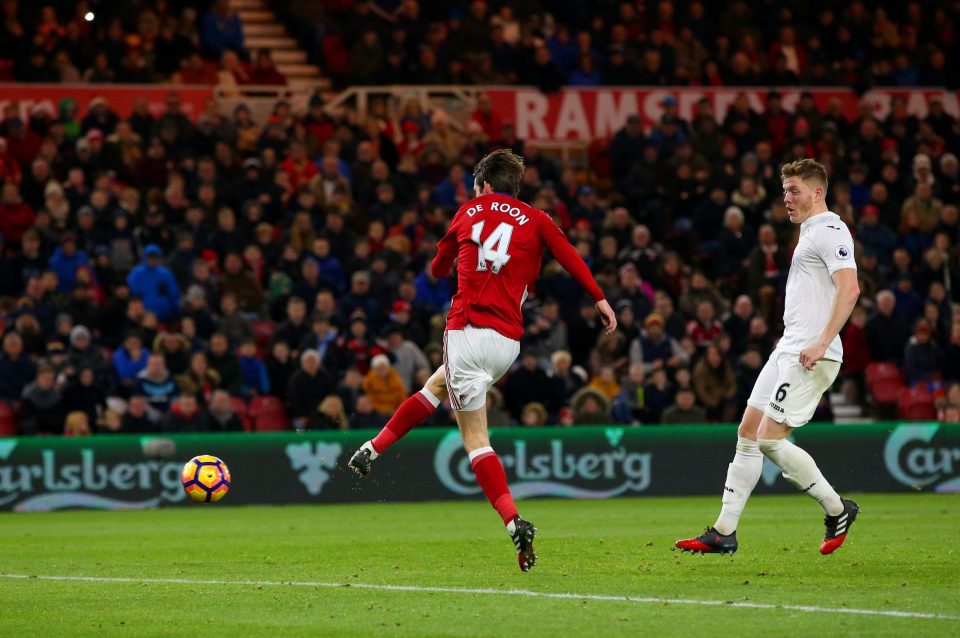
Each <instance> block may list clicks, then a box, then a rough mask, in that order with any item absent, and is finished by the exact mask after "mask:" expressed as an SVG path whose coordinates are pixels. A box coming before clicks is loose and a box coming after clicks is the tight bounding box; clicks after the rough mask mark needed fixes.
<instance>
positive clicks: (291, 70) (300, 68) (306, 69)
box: [277, 64, 320, 78]
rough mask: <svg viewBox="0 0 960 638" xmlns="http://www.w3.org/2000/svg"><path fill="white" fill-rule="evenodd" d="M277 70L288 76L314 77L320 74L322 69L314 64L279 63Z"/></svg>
mask: <svg viewBox="0 0 960 638" xmlns="http://www.w3.org/2000/svg"><path fill="white" fill-rule="evenodd" d="M277 70H279V71H280V73H283V74H284V75H285V76H287V77H288V78H312V77H318V76H319V75H320V69H319V68H317V67H316V66H314V65H312V64H277Z"/></svg>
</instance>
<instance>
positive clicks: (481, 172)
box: [473, 148, 523, 197]
mask: <svg viewBox="0 0 960 638" xmlns="http://www.w3.org/2000/svg"><path fill="white" fill-rule="evenodd" d="M522 177H523V158H522V157H520V156H519V155H517V154H516V153H514V152H513V151H511V150H510V149H508V148H503V149H500V150H499V151H494V152H492V153H490V154H488V155H486V156H485V157H484V158H483V159H481V160H480V161H479V162H477V165H476V166H475V167H474V168H473V178H474V181H475V182H476V183H477V184H479V185H480V186H483V183H484V182H488V183H489V184H490V186H491V187H492V188H493V190H494V191H495V192H497V193H506V194H508V195H512V196H513V197H516V196H517V194H518V193H519V192H520V178H522Z"/></svg>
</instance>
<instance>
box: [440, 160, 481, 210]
mask: <svg viewBox="0 0 960 638" xmlns="http://www.w3.org/2000/svg"><path fill="white" fill-rule="evenodd" d="M472 197H473V173H471V172H468V171H466V170H465V169H464V168H463V166H462V165H461V164H454V165H453V166H451V167H450V172H449V173H448V174H447V177H446V179H444V180H443V181H441V182H440V183H439V184H437V190H436V197H435V201H436V203H437V205H438V206H449V207H451V208H457V207H459V206H460V204H462V203H463V202H465V201H467V200H468V199H470V198H472Z"/></svg>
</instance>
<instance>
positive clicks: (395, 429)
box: [371, 390, 440, 454]
mask: <svg viewBox="0 0 960 638" xmlns="http://www.w3.org/2000/svg"><path fill="white" fill-rule="evenodd" d="M424 392H425V391H424V390H420V391H419V392H416V393H414V394H413V395H412V396H410V397H408V398H407V400H406V401H404V402H403V403H401V404H400V407H399V408H397V411H396V413H394V415H393V416H392V417H391V418H390V420H389V421H387V424H386V425H385V426H383V429H382V430H380V434H378V435H377V436H376V437H374V439H373V441H371V444H372V445H373V449H374V450H376V451H377V454H383V453H384V452H385V451H386V449H387V448H388V447H390V446H391V445H393V444H394V443H396V442H397V441H399V440H400V439H401V438H402V437H403V435H404V434H406V433H407V432H409V431H410V430H412V429H413V428H415V427H417V426H418V425H420V424H421V423H423V422H424V421H426V420H427V419H428V418H429V417H430V415H431V414H433V413H434V412H436V411H437V405H439V404H440V402H439V401H437V403H436V405H435V404H434V403H433V401H436V397H434V396H433V395H432V394H431V395H430V397H427V396H426V395H425V394H424Z"/></svg>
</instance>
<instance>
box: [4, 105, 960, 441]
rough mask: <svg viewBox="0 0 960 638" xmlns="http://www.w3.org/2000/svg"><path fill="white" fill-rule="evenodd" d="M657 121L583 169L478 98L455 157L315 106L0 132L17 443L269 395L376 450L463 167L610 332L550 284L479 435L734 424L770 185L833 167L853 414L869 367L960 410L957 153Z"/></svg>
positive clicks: (420, 376)
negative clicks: (502, 166) (602, 298)
mask: <svg viewBox="0 0 960 638" xmlns="http://www.w3.org/2000/svg"><path fill="white" fill-rule="evenodd" d="M673 102H674V101H673V100H672V99H671V98H667V99H666V100H665V101H664V105H663V106H664V115H663V117H662V119H661V121H660V122H659V124H658V125H657V126H656V127H654V128H653V129H652V130H649V131H644V130H642V127H641V125H640V120H639V118H638V117H630V118H629V119H628V121H627V123H626V125H625V126H624V127H623V129H621V130H620V131H618V132H617V134H616V135H615V136H614V137H613V139H612V140H611V141H610V144H609V147H608V148H606V149H604V150H603V152H602V153H601V154H600V155H599V156H598V157H597V158H595V162H593V163H591V165H590V166H586V165H583V164H580V163H578V162H576V161H570V162H568V163H567V164H563V163H560V162H558V161H556V160H555V159H552V158H551V157H549V156H547V155H545V154H544V153H542V152H540V151H539V150H537V149H536V148H535V146H534V145H532V144H531V145H529V146H528V145H526V144H525V143H524V142H523V141H522V140H518V139H516V137H515V136H514V135H513V133H512V127H511V126H510V124H509V123H502V125H501V130H500V131H499V132H498V137H494V138H491V137H490V136H488V135H487V133H486V131H485V129H484V126H483V125H482V124H481V123H485V124H488V125H489V123H490V122H493V121H496V120H498V119H499V118H498V117H497V115H496V113H494V112H492V111H491V105H490V101H489V100H488V99H486V98H481V99H480V101H479V105H478V107H477V110H476V111H475V112H474V113H473V114H472V115H471V117H470V120H469V121H468V123H467V125H466V126H464V127H462V130H461V128H460V127H457V126H453V125H452V123H451V122H450V121H449V118H448V116H446V115H445V114H444V113H443V112H442V111H439V110H438V111H435V112H433V113H426V112H423V111H422V110H421V107H420V105H419V102H417V101H415V100H412V101H410V102H408V103H406V104H403V105H402V106H400V107H399V108H397V109H393V108H391V107H390V105H389V104H388V103H387V102H386V101H380V100H374V101H373V102H372V103H371V106H370V112H369V113H367V114H365V115H364V116H362V117H361V116H360V115H359V114H357V113H353V112H346V113H344V114H343V115H342V116H338V117H332V116H330V115H329V114H327V113H326V112H325V111H324V109H323V101H322V99H320V98H319V96H316V97H314V98H313V99H312V100H311V101H310V105H309V108H308V109H307V110H306V111H305V112H302V113H293V112H291V110H290V107H289V105H287V104H285V103H283V102H280V103H278V104H277V105H276V108H275V110H274V114H273V115H272V116H271V118H270V120H269V122H268V123H267V124H266V125H264V126H260V125H258V124H256V123H255V122H253V121H252V120H251V119H250V117H249V113H248V112H247V111H246V109H245V108H244V107H243V106H242V105H241V106H239V107H237V109H236V111H235V112H234V113H229V114H228V113H221V112H220V111H219V109H218V106H217V105H216V103H214V102H211V103H210V104H209V105H208V107H207V109H206V111H205V112H204V113H202V114H201V115H200V117H199V118H198V119H197V121H196V122H192V121H190V119H188V118H187V117H185V116H184V115H183V114H182V113H181V111H180V102H179V99H178V96H177V95H176V93H175V92H172V93H171V94H170V95H169V97H168V100H167V105H166V112H165V113H163V114H162V115H160V116H159V117H157V118H154V117H152V116H151V115H150V114H149V113H148V112H147V111H146V110H145V109H138V110H135V112H134V113H133V114H132V115H131V116H130V117H128V118H120V117H118V116H117V115H116V114H115V113H113V112H112V111H111V110H110V106H109V104H108V103H106V101H105V100H103V99H98V100H95V101H94V103H92V104H91V110H90V113H89V114H88V115H87V116H86V117H85V118H84V119H83V120H82V121H77V120H76V119H75V118H74V119H71V117H70V116H69V115H67V116H64V115H61V116H60V117H57V116H56V115H55V114H53V113H50V112H49V110H46V109H35V111H34V112H33V114H32V115H31V117H30V118H29V119H28V120H27V121H25V122H23V121H19V119H18V118H17V117H16V116H14V115H11V116H9V117H7V118H6V119H5V120H4V121H3V122H2V123H0V137H2V138H3V141H2V142H0V179H2V181H3V185H2V196H0V233H2V248H3V253H2V254H3V257H2V259H0V270H2V273H0V275H2V276H0V321H2V331H3V333H4V337H3V354H2V356H0V400H2V401H6V402H10V403H16V402H19V405H20V417H21V418H20V420H19V427H20V429H21V431H22V432H24V433H32V432H61V431H62V430H63V424H64V418H65V416H66V415H68V414H73V413H76V412H83V413H84V414H85V415H86V419H85V420H86V421H87V422H88V423H89V424H90V425H89V427H90V428H94V427H101V428H107V429H116V428H119V429H121V430H123V431H141V429H142V428H158V429H166V430H170V431H183V430H205V429H219V426H217V425H216V423H214V422H213V421H212V420H211V417H209V416H208V412H209V409H208V407H207V406H208V405H210V406H212V404H213V401H214V396H215V394H216V392H217V391H218V390H224V391H226V392H227V393H229V395H230V396H233V397H239V398H240V399H242V400H256V399H257V398H258V397H263V396H271V395H273V396H276V397H278V398H279V399H280V400H281V401H283V403H284V404H285V407H286V411H287V414H288V415H289V417H290V418H291V419H292V420H293V423H294V425H295V426H297V427H303V428H306V427H373V426H377V425H379V424H382V423H383V422H384V421H385V420H386V419H387V418H388V416H389V415H390V414H392V412H393V411H394V410H395V409H396V407H397V406H398V405H399V403H400V402H401V401H402V400H403V398H404V397H405V396H406V395H407V394H408V393H409V392H411V391H413V390H415V389H416V388H418V387H420V385H421V384H422V383H423V382H424V381H425V379H426V378H427V376H429V374H430V373H431V372H432V371H433V370H434V369H435V368H436V367H437V365H438V364H439V362H440V361H441V360H442V350H441V347H440V344H441V343H442V330H443V324H444V321H443V313H444V310H445V308H446V307H447V305H448V303H449V300H450V298H451V295H452V293H454V292H455V286H456V282H455V280H454V279H450V280H436V279H434V278H433V277H431V276H430V273H429V269H428V268H427V265H428V264H429V261H430V259H431V257H432V255H433V254H434V251H435V248H436V242H437V239H438V238H439V237H441V236H442V234H443V233H444V231H445V228H446V224H447V223H448V221H449V218H450V217H451V215H452V212H453V211H455V210H456V208H457V207H458V206H459V205H460V204H461V203H462V202H464V201H466V200H467V199H468V198H469V197H470V196H471V193H472V189H471V187H472V177H471V174H470V171H471V167H472V165H473V163H474V162H475V161H476V160H477V159H479V158H480V157H481V156H482V155H483V154H484V153H486V152H488V151H489V150H491V149H495V148H502V147H511V148H513V149H514V150H515V151H516V152H518V153H520V154H522V155H524V156H525V157H526V161H527V168H526V171H525V174H524V176H523V179H522V183H521V193H520V196H521V198H522V199H524V200H526V201H529V202H531V203H532V204H533V205H535V206H537V207H539V208H541V209H543V210H546V211H548V212H549V213H550V214H551V215H553V216H554V218H555V219H556V221H557V223H558V224H559V225H560V226H561V227H562V228H563V229H564V230H565V231H566V232H567V233H568V236H569V238H570V241H571V242H573V243H574V245H575V246H576V248H577V250H578V251H579V252H580V254H581V255H582V256H583V257H584V258H585V259H586V260H587V262H588V264H589V265H590V267H591V268H592V270H593V272H594V273H595V276H596V277H597V279H598V282H599V283H600V285H601V286H602V287H603V288H604V289H605V291H606V292H607V295H608V298H609V299H610V300H611V302H612V303H613V305H614V307H615V309H616V311H617V313H618V314H619V318H620V329H619V330H618V331H617V332H615V333H614V334H613V335H611V336H601V335H600V331H601V330H600V325H599V323H598V321H597V317H596V313H595V310H594V308H593V307H592V304H591V303H590V302H589V301H588V300H586V299H585V298H584V296H583V293H582V291H581V290H580V288H579V287H578V286H577V284H576V283H574V281H573V280H572V279H571V278H570V277H569V276H567V275H566V273H564V272H562V271H561V269H559V268H558V267H557V265H556V263H555V262H553V261H552V260H548V261H547V262H546V263H545V266H544V270H543V275H542V278H541V281H540V283H539V285H538V287H537V289H536V290H535V291H534V292H533V294H531V296H530V298H529V299H528V300H527V302H526V304H525V306H524V316H525V321H526V324H527V325H526V335H525V337H524V339H523V341H522V355H521V357H520V361H519V362H518V364H517V366H516V369H515V370H514V371H513V372H512V373H510V374H509V375H508V377H507V378H506V379H505V380H504V381H503V382H502V383H501V384H500V387H499V388H498V389H496V390H495V391H493V392H491V395H490V397H489V403H490V408H491V413H492V417H491V420H492V422H494V423H511V422H513V423H522V424H527V425H536V424H543V423H560V424H573V423H597V422H600V423H603V422H611V421H615V422H621V423H658V422H667V423H676V422H691V421H728V420H732V419H735V418H736V416H737V414H738V413H739V411H740V410H742V408H743V406H744V404H745V401H746V397H747V396H748V394H749V391H750V388H751V386H752V384H753V381H754V379H755V378H756V376H757V374H758V373H759V370H760V367H761V366H762V365H763V363H764V360H765V358H766V356H767V355H768V354H769V352H770V351H771V349H772V348H773V347H774V345H775V340H776V335H777V334H778V331H779V330H780V327H781V317H782V302H783V293H784V286H785V280H786V273H787V270H788V264H789V259H790V251H791V248H792V245H793V243H794V241H795V235H796V230H797V229H796V227H795V226H793V225H792V224H791V223H790V222H789V220H788V218H787V216H786V210H785V208H784V206H783V203H782V201H781V198H780V194H779V193H780V186H779V174H778V168H779V164H780V162H781V161H784V160H790V159H794V158H797V157H805V156H816V157H818V158H820V159H821V160H822V161H824V162H825V163H826V165H827V166H828V168H829V172H830V179H831V186H830V190H829V200H828V201H829V204H830V207H831V209H832V210H833V211H835V212H836V213H838V214H839V215H840V216H841V218H842V219H843V220H844V221H845V222H846V223H847V224H848V225H849V226H850V227H851V229H852V230H853V232H854V235H855V237H856V241H857V261H858V264H859V277H860V285H861V289H862V291H863V296H862V299H861V305H860V306H859V307H858V309H857V310H856V311H855V312H854V316H853V319H852V321H851V323H850V325H849V326H848V327H847V328H846V329H845V330H844V333H843V340H844V345H845V349H846V358H845V362H844V367H843V375H844V378H846V379H848V381H849V386H850V387H849V388H848V394H849V396H850V400H851V401H854V402H863V401H864V400H865V397H864V396H863V393H864V390H863V388H864V386H863V383H862V374H863V371H864V369H865V367H866V365H867V364H868V363H869V362H871V361H889V362H892V363H894V364H896V365H900V366H902V367H903V369H904V371H905V374H906V377H907V380H908V382H909V383H911V384H919V385H923V386H924V387H925V388H929V389H932V390H935V391H939V392H940V394H941V395H942V402H944V407H945V408H946V407H947V404H948V403H949V401H950V400H952V399H951V397H953V398H960V392H956V391H952V390H950V388H949V384H951V383H955V382H956V381H958V380H960V366H958V362H960V320H958V316H960V315H957V313H956V312H955V310H954V306H953V304H954V303H955V302H956V301H958V289H957V286H956V283H955V282H957V281H960V279H958V276H960V268H958V266H960V262H958V256H960V244H958V240H960V219H958V212H957V204H958V201H960V171H958V162H957V158H956V157H955V156H954V155H953V154H952V153H950V152H949V151H948V150H947V149H948V148H955V147H956V146H955V145H956V140H957V135H958V132H960V131H958V126H957V122H956V120H955V119H954V118H952V117H951V116H949V115H948V114H946V113H945V112H944V110H943V107H942V104H941V103H940V102H939V101H938V100H936V99H932V100H931V101H930V103H929V111H930V114H929V115H928V116H926V117H924V118H922V119H921V118H916V117H913V116H911V115H909V114H907V113H906V111H905V109H904V108H903V107H904V104H903V103H902V102H898V101H895V102H894V104H893V105H892V109H891V113H890V115H889V116H888V117H887V118H886V119H884V120H883V121H878V120H877V119H876V118H874V117H873V115H871V113H870V112H868V111H869V109H867V108H864V109H863V112H862V114H861V115H860V117H858V118H857V119H856V120H853V121H848V120H847V119H846V118H844V117H843V116H842V115H840V114H839V113H838V112H833V111H831V110H827V111H826V112H820V111H819V110H818V109H817V108H816V106H815V105H814V104H813V102H812V99H811V98H810V96H809V95H804V97H802V98H801V99H800V102H799V104H798V108H797V111H796V112H795V113H786V112H785V111H783V110H782V109H781V108H780V107H779V104H778V102H779V97H778V96H777V95H776V94H775V93H771V94H770V95H769V96H768V97H767V104H766V110H765V112H764V113H756V112H754V111H752V110H751V109H750V108H749V106H748V104H747V102H746V100H745V99H738V100H736V101H735V103H734V106H733V108H732V109H731V110H730V112H729V113H728V114H727V115H726V117H725V118H724V119H723V120H722V121H719V122H718V121H717V120H716V118H715V117H714V115H713V113H712V112H711V110H710V105H709V102H704V103H701V104H700V105H698V107H697V112H696V116H695V117H694V118H693V119H692V120H691V121H686V120H683V119H681V118H679V117H678V116H677V115H676V113H675V106H676V105H675V104H674V103H673ZM15 112H16V111H15V107H14V110H11V112H10V113H11V114H13V113H15ZM30 140H33V144H30ZM954 395H956V396H954ZM141 399H142V401H141ZM325 399H329V400H325ZM128 402H129V404H130V406H131V407H127V403H128ZM221 403H222V399H221ZM141 408H142V409H141ZM120 412H123V414H122V417H121V415H120ZM114 413H116V414H114ZM170 414H174V415H175V416H170ZM951 414H952V412H951ZM130 415H133V416H130ZM829 416H830V412H829V406H828V405H824V406H823V409H822V410H821V412H820V413H819V414H818V417H819V418H829ZM449 418H450V415H449V413H447V412H445V411H444V410H441V411H439V412H438V414H437V415H436V416H435V417H434V421H433V422H434V423H446V422H449ZM79 421H83V419H81V418H80V417H78V416H76V415H74V418H73V419H71V423H73V424H74V425H76V423H77V422H79ZM221 422H223V423H231V422H230V420H229V419H228V420H227V421H221V420H219V419H218V420H217V423H221ZM232 425H233V426H234V427H235V426H236V422H235V421H233V422H232Z"/></svg>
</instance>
